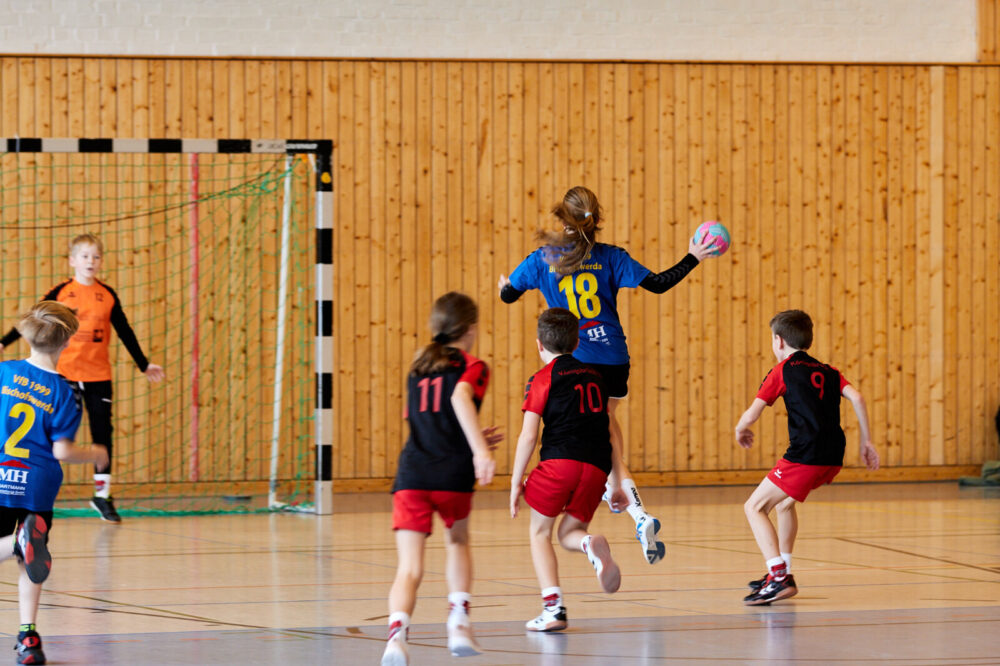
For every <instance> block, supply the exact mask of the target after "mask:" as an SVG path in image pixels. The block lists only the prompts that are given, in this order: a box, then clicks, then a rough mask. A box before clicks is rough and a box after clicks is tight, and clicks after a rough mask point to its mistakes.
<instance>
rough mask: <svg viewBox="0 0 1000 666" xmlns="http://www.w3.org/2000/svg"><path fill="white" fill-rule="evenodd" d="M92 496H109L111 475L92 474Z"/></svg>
mask: <svg viewBox="0 0 1000 666" xmlns="http://www.w3.org/2000/svg"><path fill="white" fill-rule="evenodd" d="M94 496H95V497H103V498H104V499H108V498H109V497H111V475H110V474H95V475H94Z"/></svg>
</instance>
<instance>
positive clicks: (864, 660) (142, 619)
mask: <svg viewBox="0 0 1000 666" xmlns="http://www.w3.org/2000/svg"><path fill="white" fill-rule="evenodd" d="M750 490H751V489H750V488H749V487H727V488H681V489H644V490H643V498H644V500H645V501H646V503H647V504H648V505H649V506H650V508H651V509H652V510H653V512H654V513H655V515H657V516H658V517H659V518H660V520H661V521H662V522H663V530H662V532H661V536H662V537H663V539H664V541H665V542H666V544H667V559H666V560H665V561H664V562H661V563H659V564H657V565H654V566H650V565H648V564H646V562H645V560H644V559H643V557H642V554H641V553H640V549H639V546H638V545H637V543H636V542H635V540H634V539H633V538H632V529H631V527H632V523H631V521H630V520H629V519H628V518H627V517H625V516H615V515H613V514H611V513H610V512H608V511H607V510H606V508H602V509H600V510H599V511H598V514H597V516H596V517H595V519H594V523H593V531H595V532H603V533H604V534H606V535H607V536H608V537H609V540H610V541H611V545H612V550H613V553H614V555H615V557H616V559H617V561H618V562H619V564H620V565H621V567H622V573H623V580H622V587H621V590H620V591H619V592H618V593H616V594H614V595H606V594H603V593H600V591H599V588H598V583H597V581H596V579H595V577H594V575H593V569H592V568H591V567H590V565H589V564H588V563H587V560H586V558H584V557H583V556H582V554H570V553H567V552H565V551H561V550H560V551H559V557H560V567H561V574H562V587H563V590H564V594H565V595H566V601H567V606H568V611H569V619H570V628H569V630H567V631H566V632H563V633H559V634H531V633H528V632H525V631H524V628H523V627H524V622H525V621H526V620H528V619H530V618H532V617H534V616H535V615H536V614H537V612H538V610H539V605H540V601H539V595H538V589H537V583H536V580H535V577H534V572H533V570H532V567H531V560H530V556H529V552H528V544H527V529H528V522H527V517H526V516H524V515H522V516H521V517H519V518H518V519H517V520H516V521H512V520H511V519H510V518H509V515H508V512H507V508H506V503H507V493H506V492H503V491H486V492H479V493H477V495H476V501H475V508H474V511H473V514H472V520H473V522H472V538H473V545H474V550H473V557H474V565H475V571H476V582H475V586H474V590H473V611H472V618H473V622H474V626H475V630H476V633H477V636H478V639H479V642H480V644H481V646H482V647H483V648H484V649H485V652H484V654H482V655H480V656H478V657H472V658H465V659H455V658H452V657H450V656H449V655H448V651H447V648H446V638H445V628H444V620H445V617H446V601H445V597H446V594H447V590H446V586H445V583H444V577H443V558H442V556H443V546H442V542H441V534H440V523H436V524H435V529H436V532H435V534H434V535H433V536H432V537H431V538H430V541H429V542H428V553H427V560H426V569H427V573H426V575H425V577H424V582H423V585H422V586H421V589H420V598H419V601H418V604H417V609H416V612H415V614H414V617H413V622H414V624H413V627H412V629H411V633H410V643H411V648H412V649H411V660H412V662H411V663H413V664H416V665H420V664H447V663H454V664H468V665H469V666H475V665H477V664H546V665H548V664H552V665H556V664H567V665H568V664H573V665H576V664H582V665H590V664H594V665H596V664H615V665H616V666H631V665H633V664H662V663H692V664H710V663H765V662H772V663H834V664H837V663H839V664H907V665H909V664H998V663H1000V640H998V637H1000V489H984V488H959V487H958V485H957V484H956V483H954V482H949V483H920V484H917V483H913V484H880V485H852V484H834V485H833V486H828V487H824V488H821V489H820V490H818V491H816V492H815V493H814V494H813V495H812V497H811V498H810V500H809V501H808V502H807V503H806V504H804V505H801V506H800V508H799V517H800V531H799V538H798V541H797V546H796V550H795V553H794V560H793V571H794V574H795V577H796V580H797V582H798V585H799V590H800V591H799V595H798V596H797V597H795V598H793V599H790V600H787V601H784V602H778V603H776V604H775V605H773V606H771V607H757V608H747V607H744V606H743V605H742V601H741V600H742V597H743V596H744V595H745V594H747V589H746V587H745V585H746V581H748V580H750V579H752V578H756V577H758V576H759V575H760V574H761V572H762V571H763V563H762V560H761V556H760V554H759V552H758V551H757V548H756V545H755V544H754V541H753V538H752V536H751V534H750V530H749V528H748V527H747V525H746V521H745V519H744V517H743V512H742V502H743V500H744V499H745V498H746V497H747V495H748V494H749V492H750ZM522 506H523V505H522ZM390 507H391V502H390V496H389V495H388V494H385V493H380V494H356V495H337V496H335V509H336V512H335V513H334V515H333V516H325V517H320V518H317V517H315V516H309V515H223V516H204V517H178V518H142V519H139V518H126V520H125V522H124V523H123V524H122V525H121V526H114V525H109V524H105V523H101V522H100V521H99V520H98V519H97V518H96V517H95V518H93V519H89V518H66V519H57V521H56V524H55V529H54V531H53V534H52V542H51V548H52V551H53V554H54V563H53V570H52V575H51V577H50V578H49V580H48V581H47V582H46V584H45V588H46V589H45V591H44V592H43V595H42V607H41V611H40V614H39V631H40V633H41V634H42V636H43V639H44V641H45V650H46V653H47V655H48V657H49V660H50V663H56V664H265V663H270V664H275V663H304V664H377V663H378V662H379V658H380V656H381V653H382V649H383V645H384V642H383V641H384V636H385V616H386V613H387V610H386V596H387V594H388V591H389V586H390V584H391V581H392V577H393V573H394V567H395V561H396V554H395V546H394V540H393V536H392V531H391V529H390V518H391V514H390ZM3 567H4V569H3V571H4V572H5V573H4V575H3V576H0V584H2V586H3V595H2V598H0V600H2V602H3V605H2V613H0V615H2V617H0V629H4V630H6V632H7V636H8V637H9V638H8V640H9V641H10V645H11V646H13V643H14V635H15V634H14V632H15V630H16V628H17V624H18V616H17V595H16V574H15V566H14V564H13V562H12V561H8V562H7V563H6V564H4V565H3ZM8 654H9V657H8V658H9V659H10V662H9V663H14V653H13V650H11V652H9V653H8ZM2 663H3V662H2V660H0V664H2Z"/></svg>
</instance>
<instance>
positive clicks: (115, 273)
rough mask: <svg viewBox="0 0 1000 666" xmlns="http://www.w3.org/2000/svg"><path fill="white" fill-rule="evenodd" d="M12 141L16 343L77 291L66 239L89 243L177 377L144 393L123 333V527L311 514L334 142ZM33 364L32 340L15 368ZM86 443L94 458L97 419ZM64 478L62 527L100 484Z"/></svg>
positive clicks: (2, 210) (116, 401)
mask: <svg viewBox="0 0 1000 666" xmlns="http://www.w3.org/2000/svg"><path fill="white" fill-rule="evenodd" d="M0 142H2V143H0V150H5V152H2V153H0V230H2V239H3V242H2V243H0V326H2V327H3V332H4V333H6V332H7V331H9V330H10V328H11V327H12V326H13V324H14V323H15V322H16V320H17V316H18V314H19V313H21V312H24V311H25V310H27V309H28V308H30V307H31V305H32V304H33V303H35V302H36V301H37V300H39V298H40V297H41V296H42V295H44V294H45V293H47V292H48V291H49V290H50V289H51V288H52V287H53V286H55V285H56V284H58V283H60V282H62V281H64V280H67V279H69V278H71V277H73V270H72V269H71V268H70V266H69V263H68V259H67V254H68V248H69V243H70V240H71V239H72V238H74V237H75V236H77V235H80V234H82V233H93V234H95V235H97V236H98V237H99V238H100V239H101V241H102V242H103V244H104V255H103V268H102V270H101V274H100V275H99V276H98V279H99V280H101V281H102V282H104V283H105V284H107V285H109V286H110V287H111V288H112V289H114V290H115V292H116V293H117V294H118V297H119V299H120V300H121V303H122V307H123V309H124V312H125V314H126V316H127V317H128V320H129V323H130V324H131V327H132V329H133V330H134V331H135V334H136V336H137V338H138V340H139V343H140V345H141V346H142V348H143V351H144V352H145V354H146V356H147V357H148V359H149V360H150V362H152V363H156V364H158V365H161V366H162V367H163V368H164V370H165V372H166V380H165V381H163V382H161V383H159V384H151V383H150V382H148V381H147V379H146V377H145V376H144V375H143V374H142V373H140V372H139V370H138V368H137V367H136V365H135V363H134V362H133V360H132V358H131V356H130V355H129V353H128V351H127V350H126V349H125V347H124V345H122V344H121V343H120V341H119V340H118V339H117V335H114V334H113V333H112V340H111V344H110V354H111V364H112V386H113V390H114V397H113V405H112V423H113V426H114V433H113V455H112V470H111V472H112V495H113V496H114V498H115V502H116V504H117V506H118V509H119V512H120V513H122V514H123V515H126V516H128V515H130V514H132V515H135V514H139V513H141V514H148V513H188V512H229V511H232V512H242V511H262V510H273V509H275V508H288V507H294V506H298V505H303V504H310V503H312V502H314V500H315V497H316V495H315V494H314V493H315V490H316V485H317V484H316V480H317V470H318V469H319V470H322V469H323V468H324V467H325V468H327V469H328V468H329V463H328V461H327V462H326V463H325V464H323V463H322V462H318V455H317V442H316V435H317V432H316V428H315V423H314V422H315V420H316V417H315V415H316V413H317V412H316V407H317V387H318V385H319V384H321V383H322V382H317V379H316V375H315V369H316V349H317V348H318V344H317V337H316V328H317V321H316V320H317V316H320V317H321V316H322V314H318V313H322V312H323V308H321V307H319V308H318V307H317V306H316V299H317V294H316V291H317V290H316V288H315V285H316V281H317V276H318V275H319V273H318V272H317V271H316V270H315V266H316V248H315V247H314V244H315V242H316V239H317V237H318V236H317V235H316V234H314V226H318V225H315V224H314V223H315V220H316V214H317V211H316V208H317V207H318V205H319V204H318V203H317V199H316V198H315V193H316V183H317V182H318V181H317V179H316V169H317V161H319V162H321V163H323V165H324V170H325V172H324V174H323V175H324V178H325V180H326V182H329V171H328V168H329V149H328V144H329V142H317V143H312V144H309V143H304V142H303V143H291V142H285V141H281V140H274V141H270V142H267V141H261V142H251V141H243V140H240V141H235V140H234V141H225V140H211V141H198V140H194V141H191V140H184V141H182V140H179V139H178V140H159V141H157V140H138V139H135V140H111V139H45V140H42V139H0ZM317 146H318V149H317V148H316V147H317ZM324 148H325V149H326V154H325V155H324V154H323V149H324ZM324 160H325V162H324ZM328 327H329V324H326V325H324V328H328ZM27 353H28V347H27V344H26V343H25V342H23V341H21V342H18V343H15V344H13V345H11V346H10V347H9V348H7V349H5V350H3V356H2V357H3V359H4V360H9V359H12V358H23V357H25V356H26V355H27ZM77 441H78V442H80V443H89V442H90V441H92V440H91V435H90V430H89V424H88V420H87V416H86V414H85V415H84V420H83V423H82V424H81V426H80V430H79V432H78V435H77ZM319 457H321V456H319ZM64 471H65V479H64V482H63V487H62V490H61V492H60V494H59V499H58V501H57V512H58V513H61V514H63V515H67V514H69V515H73V514H76V513H92V511H91V510H90V509H89V508H87V504H88V501H89V498H90V496H91V495H92V494H93V480H92V477H93V469H92V468H91V467H89V466H85V465H67V466H65V469H64Z"/></svg>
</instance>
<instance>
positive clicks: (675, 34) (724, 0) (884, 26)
mask: <svg viewBox="0 0 1000 666" xmlns="http://www.w3.org/2000/svg"><path fill="white" fill-rule="evenodd" d="M0 53H5V54H13V53H66V54H123V55H210V56H238V55H246V56H315V57H389V58H473V59H489V58H498V59H522V58H523V59H558V60H606V59H615V60H742V61H759V60H781V61H838V62H873V61H877V62H973V61H975V58H976V0H659V1H657V0H507V1H505V0H350V1H349V0H133V1H131V2H130V1H128V0H0Z"/></svg>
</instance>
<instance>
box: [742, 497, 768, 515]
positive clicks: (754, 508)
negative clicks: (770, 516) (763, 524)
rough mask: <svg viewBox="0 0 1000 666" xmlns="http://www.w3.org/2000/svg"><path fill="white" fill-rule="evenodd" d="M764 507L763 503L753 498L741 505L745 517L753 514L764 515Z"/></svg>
mask: <svg viewBox="0 0 1000 666" xmlns="http://www.w3.org/2000/svg"><path fill="white" fill-rule="evenodd" d="M764 507H765V504H764V502H763V501H761V500H759V499H757V498H755V497H751V498H750V499H748V500H747V501H746V502H745V503H744V504H743V513H745V514H746V515H747V516H752V515H753V514H755V513H764V514H766V513H767V512H766V511H764Z"/></svg>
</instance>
